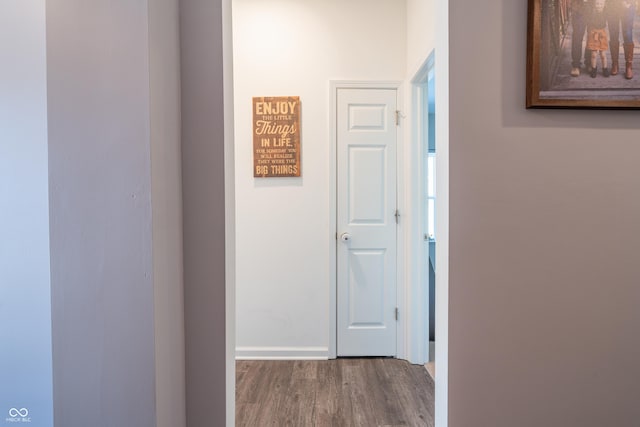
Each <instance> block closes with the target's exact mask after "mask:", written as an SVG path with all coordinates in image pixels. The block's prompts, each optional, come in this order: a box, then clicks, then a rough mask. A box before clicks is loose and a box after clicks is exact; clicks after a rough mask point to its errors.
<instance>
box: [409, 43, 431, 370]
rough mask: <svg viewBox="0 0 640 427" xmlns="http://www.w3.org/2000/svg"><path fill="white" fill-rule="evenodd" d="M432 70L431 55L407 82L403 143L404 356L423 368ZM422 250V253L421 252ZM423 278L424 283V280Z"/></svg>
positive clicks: (425, 356)
mask: <svg viewBox="0 0 640 427" xmlns="http://www.w3.org/2000/svg"><path fill="white" fill-rule="evenodd" d="M433 66H434V54H433V52H432V53H431V54H430V55H429V57H428V58H427V59H426V60H425V61H424V63H423V64H422V66H421V67H420V69H419V70H418V71H417V72H416V75H415V76H414V77H413V79H411V84H412V87H411V92H412V94H411V95H412V96H411V105H410V106H409V107H408V108H409V110H410V111H411V116H410V119H409V120H410V122H411V123H410V124H411V131H412V132H411V137H410V139H409V141H408V142H407V144H408V147H409V149H407V150H406V156H407V159H406V160H407V167H406V168H403V169H404V171H405V175H406V177H407V178H406V189H407V194H409V197H406V198H405V199H406V201H407V205H406V211H407V213H409V215H407V218H409V224H408V227H407V241H406V242H407V256H406V258H405V260H406V267H405V268H406V271H408V272H409V273H408V277H407V291H406V307H407V314H408V316H409V322H407V323H408V325H407V337H408V339H407V342H406V355H407V360H409V362H411V363H414V364H418V365H423V364H425V363H426V362H428V361H429V351H428V350H429V347H428V334H429V283H428V277H429V273H428V270H427V269H426V266H427V265H428V264H427V263H426V262H425V260H426V259H428V257H429V249H428V244H427V243H426V242H425V241H424V237H423V236H424V234H425V231H426V230H425V227H424V218H425V216H426V214H427V213H426V212H425V209H424V203H423V201H424V195H425V191H424V190H425V188H424V184H423V183H424V173H423V169H424V167H423V163H424V155H425V153H424V147H423V145H424V144H423V135H424V134H425V133H426V132H428V124H425V123H423V120H422V118H423V108H422V107H423V105H424V102H423V101H424V97H426V96H428V93H427V90H426V89H425V86H426V84H427V79H428V76H429V72H430V71H431V70H432V69H433ZM425 247H426V249H425ZM425 278H427V280H425Z"/></svg>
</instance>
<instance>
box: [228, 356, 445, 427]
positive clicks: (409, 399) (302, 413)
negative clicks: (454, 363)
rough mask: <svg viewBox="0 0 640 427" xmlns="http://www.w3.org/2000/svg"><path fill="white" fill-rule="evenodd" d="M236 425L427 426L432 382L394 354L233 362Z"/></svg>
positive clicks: (420, 369) (431, 407) (430, 421)
mask: <svg viewBox="0 0 640 427" xmlns="http://www.w3.org/2000/svg"><path fill="white" fill-rule="evenodd" d="M236 379H237V380H236V426H238V427H242V426H246V427H249V426H251V427H257V426H292V427H304V426H326V427H338V426H354V427H355V426H363V427H364V426H366V427H375V426H412V427H414V426H415V427H417V426H433V425H434V424H433V414H434V383H433V380H432V379H431V377H430V376H429V375H428V373H427V371H426V370H425V369H424V367H423V366H419V365H411V364H409V363H407V362H405V361H402V360H396V359H380V358H372V359H337V360H328V361H238V362H236Z"/></svg>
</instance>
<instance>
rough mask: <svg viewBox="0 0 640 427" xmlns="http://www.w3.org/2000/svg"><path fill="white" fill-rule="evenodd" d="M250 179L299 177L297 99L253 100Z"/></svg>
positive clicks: (269, 98)
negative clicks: (252, 177) (251, 169)
mask: <svg viewBox="0 0 640 427" xmlns="http://www.w3.org/2000/svg"><path fill="white" fill-rule="evenodd" d="M253 176H254V177H257V178H276V177H291V176H294V177H296V176H300V97H298V96H278V97H261V98H253Z"/></svg>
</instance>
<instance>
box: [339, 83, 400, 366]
mask: <svg viewBox="0 0 640 427" xmlns="http://www.w3.org/2000/svg"><path fill="white" fill-rule="evenodd" d="M396 103H397V91H396V90H395V89H342V88H340V89H338V92H337V118H336V119H337V120H336V122H337V135H336V137H337V186H338V191H337V194H338V200H337V215H338V217H337V227H338V230H337V231H338V235H337V245H338V249H337V256H338V259H337V276H338V277H337V287H338V289H337V302H338V307H337V329H338V342H337V355H338V356H395V355H396V322H397V320H396V229H397V224H396V221H397V218H396V139H397V130H396V122H395V120H396V118H395V116H396Z"/></svg>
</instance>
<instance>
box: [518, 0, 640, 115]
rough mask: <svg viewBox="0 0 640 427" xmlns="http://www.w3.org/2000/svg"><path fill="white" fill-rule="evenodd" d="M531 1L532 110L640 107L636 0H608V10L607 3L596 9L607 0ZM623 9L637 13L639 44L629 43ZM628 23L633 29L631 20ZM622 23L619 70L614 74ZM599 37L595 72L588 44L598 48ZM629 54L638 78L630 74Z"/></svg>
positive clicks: (528, 96)
mask: <svg viewBox="0 0 640 427" xmlns="http://www.w3.org/2000/svg"><path fill="white" fill-rule="evenodd" d="M528 1H529V3H528V23H527V81H526V107H527V108H596V109H640V15H638V13H640V10H638V5H637V1H636V0H605V1H606V3H605V4H606V5H605V6H604V9H602V5H601V4H598V7H597V8H596V1H598V2H599V3H600V2H601V1H602V0H528ZM627 4H630V5H631V6H630V10H627V9H629V8H626V5H627ZM622 7H624V8H625V9H622ZM623 13H632V14H633V18H632V21H631V22H632V25H631V27H632V35H633V41H634V42H635V43H634V42H632V43H631V44H630V43H628V39H629V36H628V32H627V33H626V35H625V32H624V31H621V29H622V26H623V25H625V24H624V23H621V21H620V17H619V15H620V14H623ZM628 16H630V15H628ZM602 22H606V26H605V31H606V32H605V33H598V34H596V32H597V31H601V28H600V27H601V25H602ZM625 22H626V27H627V29H628V28H629V20H628V19H626V21H625ZM616 26H618V27H619V29H618V31H619V34H618V37H617V39H618V48H617V50H618V51H619V52H618V73H617V74H616V75H612V74H611V72H612V71H613V70H612V68H611V66H612V65H613V59H614V58H615V51H614V50H615V49H616V47H615V40H616V37H615V33H614V32H613V31H615V30H616ZM576 31H577V32H580V31H582V32H583V34H582V37H581V38H575V39H574V33H576ZM610 31H611V33H610ZM599 34H600V35H599ZM602 34H604V35H602ZM576 37H580V36H576ZM590 37H591V39H590ZM598 37H599V40H600V43H601V44H600V47H601V49H600V50H598V51H596V53H595V63H596V72H595V76H594V72H593V68H592V67H591V64H592V63H593V58H592V57H591V56H592V55H593V53H591V52H590V51H589V49H587V47H588V46H595V45H594V44H593V43H594V41H593V40H596V41H597V40H598ZM605 37H606V38H605ZM590 40H591V41H590ZM605 44H606V45H607V49H605V48H604V47H605ZM609 47H610V49H609ZM629 50H630V52H631V53H630V54H629V53H627V51H629ZM634 51H635V52H634ZM612 53H613V54H614V55H612ZM634 53H635V54H634ZM602 55H604V58H605V61H606V62H605V61H603V59H602ZM629 57H630V58H631V65H632V70H633V77H632V78H627V77H628V75H626V71H627V70H626V64H627V60H628V59H629ZM605 68H607V69H606V70H605ZM576 74H577V75H576Z"/></svg>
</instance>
